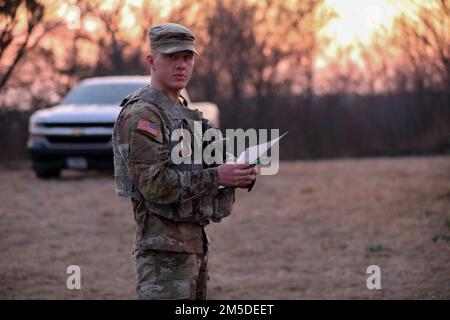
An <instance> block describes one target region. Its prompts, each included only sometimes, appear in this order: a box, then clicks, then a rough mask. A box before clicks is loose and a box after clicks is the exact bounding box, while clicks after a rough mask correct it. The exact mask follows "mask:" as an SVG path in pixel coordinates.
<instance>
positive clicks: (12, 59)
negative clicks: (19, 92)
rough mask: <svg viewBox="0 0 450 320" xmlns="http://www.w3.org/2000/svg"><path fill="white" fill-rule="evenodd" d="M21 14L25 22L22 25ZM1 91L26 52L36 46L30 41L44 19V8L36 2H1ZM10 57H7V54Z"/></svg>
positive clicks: (17, 0)
mask: <svg viewBox="0 0 450 320" xmlns="http://www.w3.org/2000/svg"><path fill="white" fill-rule="evenodd" d="M21 12H22V13H24V16H25V21H24V24H22V21H21V18H20V17H21ZM0 17H1V18H2V20H1V23H0V66H1V67H2V70H3V72H1V74H0V89H1V88H2V87H4V86H5V84H6V82H7V81H8V79H9V78H10V77H11V74H12V72H13V71H14V69H15V68H16V66H17V64H18V63H19V61H20V60H21V59H22V58H23V57H24V55H25V52H26V51H27V50H28V49H29V48H30V47H33V46H35V45H36V41H34V42H32V43H30V39H31V36H32V34H33V33H34V30H35V29H36V26H38V25H39V24H40V23H41V22H42V19H43V17H44V6H43V5H42V4H41V3H39V2H38V1H35V0H25V1H24V0H15V1H1V2H0ZM7 51H9V52H8V55H9V56H7V55H6V52H7Z"/></svg>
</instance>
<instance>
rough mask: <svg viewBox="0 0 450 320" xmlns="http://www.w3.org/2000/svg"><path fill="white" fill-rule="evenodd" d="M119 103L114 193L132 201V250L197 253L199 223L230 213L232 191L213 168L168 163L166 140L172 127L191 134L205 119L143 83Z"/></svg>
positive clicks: (200, 240)
mask: <svg viewBox="0 0 450 320" xmlns="http://www.w3.org/2000/svg"><path fill="white" fill-rule="evenodd" d="M121 106H122V107H123V109H122V111H121V113H120V114H119V117H118V119H117V121H116V124H115V126H114V132H113V151H114V171H115V178H116V184H117V192H118V194H119V195H121V196H126V197H131V201H132V204H133V210H134V217H135V221H136V223H137V229H136V237H135V252H136V251H145V250H167V251H175V252H189V253H201V252H203V247H204V245H205V241H207V240H206V239H207V237H206V233H205V231H204V226H205V225H206V224H208V223H209V219H212V220H214V221H215V222H219V221H220V220H221V218H223V217H225V216H227V215H229V214H230V213H231V209H232V205H233V203H234V189H233V188H225V189H218V185H219V184H218V179H219V178H218V172H217V168H215V167H214V166H206V165H205V164H204V163H201V164H194V163H192V164H174V163H173V161H172V159H171V156H170V155H171V151H172V149H173V148H174V147H175V146H176V145H177V144H178V145H179V141H171V134H172V132H173V131H174V130H176V129H180V128H183V129H185V130H189V132H191V133H193V132H192V131H193V122H194V121H201V123H202V127H203V130H206V129H208V128H210V126H209V125H208V124H207V120H206V119H204V118H203V116H202V114H201V112H199V111H197V110H191V109H189V108H187V104H186V103H185V102H184V103H183V102H181V101H180V102H179V103H176V104H175V103H173V102H172V101H170V100H169V99H168V98H167V96H166V95H165V94H164V93H163V92H160V91H156V90H154V89H151V88H150V87H148V86H147V87H144V88H142V89H140V90H138V91H136V92H134V93H132V94H131V95H129V96H127V97H126V98H125V99H124V101H123V102H122V104H121ZM203 147H204V146H200V148H203Z"/></svg>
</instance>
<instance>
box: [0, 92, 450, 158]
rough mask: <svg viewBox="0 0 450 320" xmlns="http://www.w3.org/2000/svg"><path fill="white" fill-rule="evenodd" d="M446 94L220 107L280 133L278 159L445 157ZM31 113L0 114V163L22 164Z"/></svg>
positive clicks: (236, 120) (448, 138) (449, 109)
mask: <svg viewBox="0 0 450 320" xmlns="http://www.w3.org/2000/svg"><path fill="white" fill-rule="evenodd" d="M449 101H450V99H449V94H448V93H445V92H426V93H422V94H418V93H403V94H390V95H371V96H367V95H366V96H359V95H348V94H341V95H326V96H315V97H313V98H306V97H303V96H285V97H281V96H277V97H272V98H267V99H264V100H263V101H260V102H259V104H256V101H255V99H243V100H242V101H241V102H240V103H239V104H235V103H234V102H233V103H232V102H231V101H230V100H225V99H224V100H222V101H221V102H219V106H220V109H221V110H220V111H221V113H220V118H221V120H220V121H221V126H222V130H223V129H225V128H242V129H248V128H256V129H280V133H283V132H286V131H288V132H289V134H288V135H287V137H286V138H285V139H284V141H283V142H282V143H281V147H280V155H281V159H319V158H336V157H372V156H398V155H426V154H442V153H450V102H449ZM30 114H31V112H30V111H20V110H1V109H0V145H1V148H0V160H3V161H4V160H9V161H11V160H16V159H26V158H27V157H28V154H27V152H26V140H27V137H28V118H29V116H30Z"/></svg>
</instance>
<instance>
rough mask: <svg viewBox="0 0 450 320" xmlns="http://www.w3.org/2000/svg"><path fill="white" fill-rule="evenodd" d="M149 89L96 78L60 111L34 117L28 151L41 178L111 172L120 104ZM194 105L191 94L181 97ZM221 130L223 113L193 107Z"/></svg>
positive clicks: (131, 81) (123, 79)
mask: <svg viewBox="0 0 450 320" xmlns="http://www.w3.org/2000/svg"><path fill="white" fill-rule="evenodd" d="M149 83H150V77H146V76H113V77H96V78H89V79H85V80H83V81H81V82H80V83H79V84H78V85H77V86H75V87H74V88H73V89H72V90H70V91H69V93H68V94H67V95H66V96H65V97H64V99H63V100H62V101H61V103H60V104H59V105H57V106H54V107H52V108H48V109H42V110H38V111H36V112H34V113H33V114H32V115H31V117H30V122H29V139H28V144H27V147H28V150H29V152H30V156H31V160H32V163H33V170H34V172H35V173H36V175H37V176H38V177H40V178H51V177H57V176H59V175H60V173H61V170H62V169H76V170H85V169H111V168H112V167H113V160H112V144H111V135H112V130H113V126H114V123H115V121H116V119H117V116H118V115H119V112H120V110H121V109H120V107H119V104H120V102H121V101H122V99H123V98H124V97H125V96H126V95H128V94H129V93H130V92H132V91H135V90H137V89H139V88H142V87H144V86H146V85H147V84H149ZM182 95H183V97H185V98H186V99H187V100H188V101H189V102H190V100H189V96H188V94H187V92H186V91H183V92H182ZM194 108H196V109H199V110H200V111H202V112H203V115H204V117H205V118H207V119H208V120H209V121H210V122H211V124H212V125H214V126H216V127H219V109H218V107H217V105H216V104H213V103H210V102H199V103H194Z"/></svg>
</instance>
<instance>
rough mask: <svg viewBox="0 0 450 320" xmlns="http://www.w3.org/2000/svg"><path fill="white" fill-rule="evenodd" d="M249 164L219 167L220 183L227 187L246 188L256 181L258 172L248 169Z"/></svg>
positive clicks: (227, 164)
mask: <svg viewBox="0 0 450 320" xmlns="http://www.w3.org/2000/svg"><path fill="white" fill-rule="evenodd" d="M247 167H248V164H230V163H225V164H222V165H220V166H218V167H217V171H218V172H219V183H220V184H221V185H223V186H226V187H241V188H244V187H246V186H248V185H249V184H251V183H252V181H253V180H255V179H256V175H257V174H258V170H257V169H256V168H255V167H253V168H248V169H247Z"/></svg>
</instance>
